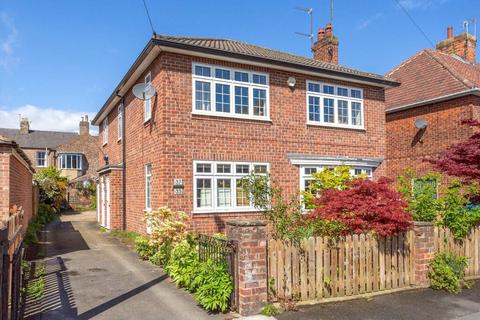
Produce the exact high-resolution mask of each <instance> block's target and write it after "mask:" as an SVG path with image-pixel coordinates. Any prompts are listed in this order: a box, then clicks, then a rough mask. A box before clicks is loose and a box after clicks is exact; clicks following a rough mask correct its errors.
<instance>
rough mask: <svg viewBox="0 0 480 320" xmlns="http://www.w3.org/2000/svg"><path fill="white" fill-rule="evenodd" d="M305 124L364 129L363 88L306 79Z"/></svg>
mask: <svg viewBox="0 0 480 320" xmlns="http://www.w3.org/2000/svg"><path fill="white" fill-rule="evenodd" d="M306 101H307V124H309V125H319V126H328V127H340V128H351V129H364V112H363V110H364V108H363V103H364V102H363V90H362V89H358V88H352V87H347V86H341V85H332V84H328V83H322V82H316V81H307V99H306Z"/></svg>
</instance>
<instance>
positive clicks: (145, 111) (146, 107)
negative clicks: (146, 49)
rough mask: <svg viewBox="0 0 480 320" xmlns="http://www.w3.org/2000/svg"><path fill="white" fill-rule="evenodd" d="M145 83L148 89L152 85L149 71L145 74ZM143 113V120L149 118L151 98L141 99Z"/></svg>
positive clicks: (150, 114) (150, 115)
mask: <svg viewBox="0 0 480 320" xmlns="http://www.w3.org/2000/svg"><path fill="white" fill-rule="evenodd" d="M145 85H146V89H148V88H149V87H150V86H151V85H152V74H151V73H150V72H149V73H148V74H147V75H146V76H145ZM143 115H144V119H143V120H144V121H148V120H150V118H151V117H152V99H151V98H150V99H147V100H144V101H143Z"/></svg>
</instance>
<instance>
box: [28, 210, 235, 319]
mask: <svg viewBox="0 0 480 320" xmlns="http://www.w3.org/2000/svg"><path fill="white" fill-rule="evenodd" d="M44 240H46V241H45V245H44V249H43V252H44V255H45V259H44V261H45V264H46V283H47V285H46V294H45V296H44V297H43V299H42V300H41V301H38V302H37V303H35V302H30V303H28V305H27V307H26V312H25V314H26V316H29V318H36V319H165V320H167V319H168V320H175V319H179V320H180V319H224V318H232V317H231V316H229V315H209V314H207V313H206V312H205V311H204V310H203V309H201V308H200V307H199V306H197V304H196V303H195V301H194V299H193V298H192V296H191V295H190V294H188V293H187V292H185V291H183V290H181V289H178V288H176V287H175V285H174V284H173V283H171V282H170V280H169V278H168V277H167V275H166V274H165V273H164V272H163V271H162V270H161V269H160V268H158V267H155V266H153V265H151V264H150V263H148V262H145V261H141V260H139V259H138V257H137V255H136V253H134V252H132V251H131V250H129V249H127V248H126V247H124V246H123V245H122V244H120V242H119V241H118V240H117V239H114V238H113V237H111V236H110V235H108V233H104V232H101V231H100V229H99V227H98V226H97V224H96V222H95V212H83V213H76V212H72V213H68V214H64V215H62V217H61V220H60V221H55V222H52V223H51V224H49V225H48V226H47V228H46V231H45V232H44Z"/></svg>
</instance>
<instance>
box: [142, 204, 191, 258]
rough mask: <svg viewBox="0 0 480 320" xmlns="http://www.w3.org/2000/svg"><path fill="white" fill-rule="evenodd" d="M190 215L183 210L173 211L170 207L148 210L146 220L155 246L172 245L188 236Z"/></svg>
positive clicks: (151, 240) (151, 241)
mask: <svg viewBox="0 0 480 320" xmlns="http://www.w3.org/2000/svg"><path fill="white" fill-rule="evenodd" d="M187 219H188V216H187V215H186V214H185V212H182V211H173V210H171V209H170V208H168V207H161V208H159V209H158V210H152V211H148V212H147V213H146V214H145V220H146V222H147V225H148V227H149V229H150V231H151V233H150V243H151V244H152V245H153V246H155V247H157V248H158V247H160V246H162V245H167V246H171V245H174V244H177V243H180V242H181V241H183V240H185V239H186V238H187V234H188V233H187V224H186V223H187Z"/></svg>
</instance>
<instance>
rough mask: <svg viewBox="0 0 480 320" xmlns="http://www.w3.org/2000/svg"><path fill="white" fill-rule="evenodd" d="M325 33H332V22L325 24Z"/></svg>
mask: <svg viewBox="0 0 480 320" xmlns="http://www.w3.org/2000/svg"><path fill="white" fill-rule="evenodd" d="M325 34H326V35H327V36H329V35H331V34H332V24H331V23H327V25H326V26H325Z"/></svg>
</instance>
